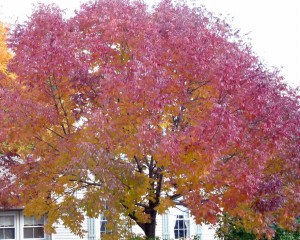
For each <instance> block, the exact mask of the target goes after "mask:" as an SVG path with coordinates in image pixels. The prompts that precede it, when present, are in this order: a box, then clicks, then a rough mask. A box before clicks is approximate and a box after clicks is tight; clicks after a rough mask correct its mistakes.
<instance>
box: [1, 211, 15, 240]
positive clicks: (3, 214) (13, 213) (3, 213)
mask: <svg viewBox="0 0 300 240" xmlns="http://www.w3.org/2000/svg"><path fill="white" fill-rule="evenodd" d="M0 216H1V217H8V216H13V218H14V227H13V228H14V238H10V239H8V240H18V239H19V238H18V231H17V229H18V227H19V225H18V212H14V211H5V212H0ZM5 228H6V227H0V229H5ZM7 228H11V227H7ZM0 240H5V238H1V239H0Z"/></svg>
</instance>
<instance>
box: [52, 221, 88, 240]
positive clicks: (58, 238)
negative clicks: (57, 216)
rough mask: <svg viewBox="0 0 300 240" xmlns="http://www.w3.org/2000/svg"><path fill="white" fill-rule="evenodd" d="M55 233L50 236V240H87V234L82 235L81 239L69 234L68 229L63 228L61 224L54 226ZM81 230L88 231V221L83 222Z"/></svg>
mask: <svg viewBox="0 0 300 240" xmlns="http://www.w3.org/2000/svg"><path fill="white" fill-rule="evenodd" d="M54 227H55V230H56V233H55V234H52V240H87V239H88V236H87V234H85V235H84V237H83V238H80V237H79V236H76V235H75V234H73V233H71V231H70V230H69V229H68V228H65V227H64V226H63V224H62V223H58V224H56V225H55V226H54ZM82 227H83V229H85V230H88V221H87V218H86V219H85V220H84V222H83V225H82Z"/></svg>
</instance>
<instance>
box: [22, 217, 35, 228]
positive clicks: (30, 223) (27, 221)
mask: <svg viewBox="0 0 300 240" xmlns="http://www.w3.org/2000/svg"><path fill="white" fill-rule="evenodd" d="M24 226H33V217H25V216H24Z"/></svg>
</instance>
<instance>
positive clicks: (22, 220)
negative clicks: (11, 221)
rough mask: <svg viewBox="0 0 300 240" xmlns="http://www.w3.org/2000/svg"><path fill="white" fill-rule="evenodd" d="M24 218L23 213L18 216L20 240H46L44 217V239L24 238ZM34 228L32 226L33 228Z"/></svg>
mask: <svg viewBox="0 0 300 240" xmlns="http://www.w3.org/2000/svg"><path fill="white" fill-rule="evenodd" d="M24 217H26V216H25V215H24V213H23V212H22V213H21V215H20V226H21V227H20V231H19V232H20V235H21V239H22V240H23V239H24V240H46V239H47V235H46V233H45V224H46V217H43V218H44V237H43V238H24V227H25V226H24ZM33 227H34V226H33Z"/></svg>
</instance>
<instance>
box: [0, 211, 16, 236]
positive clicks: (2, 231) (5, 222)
mask: <svg viewBox="0 0 300 240" xmlns="http://www.w3.org/2000/svg"><path fill="white" fill-rule="evenodd" d="M0 239H1V240H2V239H15V216H14V215H6V216H0Z"/></svg>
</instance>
